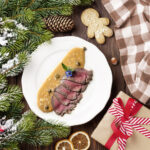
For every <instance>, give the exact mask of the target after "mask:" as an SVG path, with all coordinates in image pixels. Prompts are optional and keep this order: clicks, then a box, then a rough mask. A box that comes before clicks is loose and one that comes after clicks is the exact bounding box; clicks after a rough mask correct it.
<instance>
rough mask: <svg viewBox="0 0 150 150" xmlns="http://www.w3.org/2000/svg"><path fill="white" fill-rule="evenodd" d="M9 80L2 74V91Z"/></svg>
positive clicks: (0, 83) (0, 85) (0, 79)
mask: <svg viewBox="0 0 150 150" xmlns="http://www.w3.org/2000/svg"><path fill="white" fill-rule="evenodd" d="M7 84H8V82H7V79H6V78H5V76H4V75H2V74H0V91H1V90H2V89H4V88H5V87H6V86H7Z"/></svg>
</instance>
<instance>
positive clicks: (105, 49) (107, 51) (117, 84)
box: [10, 0, 129, 150]
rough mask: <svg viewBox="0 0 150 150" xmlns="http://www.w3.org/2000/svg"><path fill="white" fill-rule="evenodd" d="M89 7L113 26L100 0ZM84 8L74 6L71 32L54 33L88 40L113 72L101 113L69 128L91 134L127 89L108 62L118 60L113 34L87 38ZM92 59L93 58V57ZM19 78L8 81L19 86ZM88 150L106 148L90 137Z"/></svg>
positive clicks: (26, 148)
mask: <svg viewBox="0 0 150 150" xmlns="http://www.w3.org/2000/svg"><path fill="white" fill-rule="evenodd" d="M91 7H93V8H95V9H96V10H98V12H99V13H100V15H101V16H103V17H108V18H109V19H110V20H111V24H110V26H111V27H112V28H113V27H114V22H113V20H112V19H111V17H110V16H109V14H108V13H107V11H106V10H105V8H104V6H103V4H102V3H101V0H96V2H94V3H93V5H92V6H91ZM85 8H86V7H78V8H75V10H74V14H73V16H72V17H73V19H74V21H75V29H74V30H73V31H72V32H70V33H63V34H56V35H55V36H66V35H73V36H78V37H81V38H83V39H85V40H88V41H89V42H91V43H93V44H95V45H96V46H97V47H98V48H99V49H100V51H101V52H102V53H103V54H104V55H105V56H106V58H107V60H108V62H109V65H110V67H111V70H112V74H113V85H112V92H111V96H110V99H109V100H108V103H107V105H106V106H105V108H104V110H103V111H102V112H101V113H99V114H98V115H97V116H96V117H95V118H93V119H92V120H91V121H90V122H88V123H86V124H83V125H80V126H75V127H72V128H71V129H72V131H71V132H75V131H79V130H84V131H86V132H87V133H88V134H89V135H91V133H92V132H93V130H94V129H95V128H96V126H97V125H98V123H99V122H100V120H101V119H102V117H103V115H104V114H105V113H106V111H107V109H108V107H109V106H110V104H111V102H112V99H113V98H114V97H115V96H116V95H117V93H118V92H119V91H121V90H122V91H124V92H126V93H127V94H129V91H128V89H127V86H126V84H125V81H124V78H123V75H122V71H121V68H120V63H119V64H118V65H117V66H113V65H112V64H111V63H110V59H111V57H112V56H115V57H116V58H117V59H118V60H119V51H118V48H117V46H116V41H115V38H114V36H113V37H111V38H107V40H106V43H105V44H104V45H99V44H97V43H96V41H95V39H88V38H87V35H86V30H87V29H86V27H85V26H84V25H83V24H82V23H81V20H80V15H81V12H82V11H83V10H84V9H85ZM91 57H92V56H91ZM93 60H94V58H93ZM95 63H96V62H95ZM20 79H21V75H20V76H19V77H17V78H16V79H10V83H15V84H18V85H20V86H21V83H20ZM99 84H101V83H99ZM98 98H99V100H101V98H100V97H98ZM24 102H25V104H26V101H25V100H24ZM25 109H26V110H27V109H29V107H28V105H27V104H26V108H25ZM87 113H88V112H87ZM99 134H101V133H99ZM56 142H57V140H56V141H55V142H54V143H53V144H51V145H50V146H47V147H44V146H43V147H33V146H30V145H27V144H22V145H21V150H54V146H55V143H56ZM89 150H106V149H105V148H104V147H103V146H102V145H101V144H99V143H97V142H96V141H94V140H93V139H91V147H90V149H89Z"/></svg>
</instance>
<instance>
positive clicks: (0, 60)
mask: <svg viewBox="0 0 150 150" xmlns="http://www.w3.org/2000/svg"><path fill="white" fill-rule="evenodd" d="M92 1H93V0H0V118H1V119H0V149H11V150H12V149H14V150H17V149H19V143H23V142H26V143H28V144H32V145H37V144H39V145H48V144H50V143H51V142H52V141H53V138H62V137H66V136H68V134H69V133H70V128H69V127H65V126H63V125H61V124H58V123H53V122H45V121H43V120H41V119H38V118H37V117H36V116H35V115H34V114H33V113H32V112H31V111H27V112H25V113H24V114H23V115H22V111H23V108H24V105H23V103H22V101H21V100H22V97H23V94H22V91H21V89H20V88H19V87H18V86H16V85H9V84H8V81H7V79H6V77H10V76H13V77H14V76H16V75H18V74H19V73H20V72H22V70H23V68H24V66H25V65H26V63H27V62H28V60H29V58H30V54H31V53H32V52H33V51H34V50H35V49H36V48H37V47H38V45H40V44H41V43H43V42H45V41H48V40H50V39H51V38H52V37H53V34H52V33H51V32H50V31H48V30H47V29H46V26H45V23H44V21H43V18H44V17H47V16H49V15H71V14H72V10H73V7H74V6H77V5H87V4H91V2H92Z"/></svg>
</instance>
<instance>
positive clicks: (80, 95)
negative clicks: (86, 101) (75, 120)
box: [70, 93, 82, 104]
mask: <svg viewBox="0 0 150 150" xmlns="http://www.w3.org/2000/svg"><path fill="white" fill-rule="evenodd" d="M81 99H82V93H80V94H79V95H78V97H77V99H76V100H73V101H70V103H71V104H77V103H79V102H80V100H81Z"/></svg>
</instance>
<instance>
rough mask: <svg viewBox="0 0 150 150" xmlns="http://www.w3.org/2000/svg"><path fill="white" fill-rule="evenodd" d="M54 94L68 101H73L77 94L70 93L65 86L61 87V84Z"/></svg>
mask: <svg viewBox="0 0 150 150" xmlns="http://www.w3.org/2000/svg"><path fill="white" fill-rule="evenodd" d="M55 92H57V93H60V94H62V95H64V96H65V98H67V99H69V100H75V99H77V97H78V95H79V93H77V92H74V91H71V90H69V89H67V88H65V86H63V84H61V85H59V86H58V87H57V88H56V89H55Z"/></svg>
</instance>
